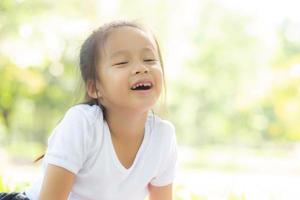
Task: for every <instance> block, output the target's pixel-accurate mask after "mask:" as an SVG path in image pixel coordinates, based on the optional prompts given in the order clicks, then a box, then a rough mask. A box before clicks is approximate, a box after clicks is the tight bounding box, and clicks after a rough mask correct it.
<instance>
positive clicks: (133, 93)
mask: <svg viewBox="0 0 300 200" xmlns="http://www.w3.org/2000/svg"><path fill="white" fill-rule="evenodd" d="M103 49H104V50H103V51H101V63H100V64H99V66H98V67H99V68H98V69H99V70H98V71H99V80H100V84H99V85H98V88H99V93H100V99H101V104H102V105H103V106H104V107H105V108H106V109H107V110H108V111H109V110H110V109H134V110H139V111H148V110H149V109H150V108H151V107H152V106H154V104H155V102H156V101H157V100H158V98H159V96H160V93H161V88H162V68H161V65H160V61H159V55H158V50H157V46H156V44H155V42H154V40H153V38H152V37H150V36H149V35H148V34H147V33H145V32H143V31H141V30H139V29H137V28H133V27H119V28H115V29H114V30H112V32H110V33H109V35H108V37H107V39H106V42H105V44H104V48H103Z"/></svg>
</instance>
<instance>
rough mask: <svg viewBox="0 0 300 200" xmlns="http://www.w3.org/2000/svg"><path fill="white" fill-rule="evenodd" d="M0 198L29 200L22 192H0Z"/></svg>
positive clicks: (1, 199) (3, 199)
mask: <svg viewBox="0 0 300 200" xmlns="http://www.w3.org/2000/svg"><path fill="white" fill-rule="evenodd" d="M0 200H30V199H29V198H28V197H26V196H25V194H24V193H18V192H12V193H0Z"/></svg>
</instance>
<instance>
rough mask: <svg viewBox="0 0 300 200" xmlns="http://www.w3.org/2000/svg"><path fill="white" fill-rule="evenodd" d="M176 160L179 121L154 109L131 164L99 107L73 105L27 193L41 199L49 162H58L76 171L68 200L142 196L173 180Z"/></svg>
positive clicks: (140, 198)
mask: <svg viewBox="0 0 300 200" xmlns="http://www.w3.org/2000/svg"><path fill="white" fill-rule="evenodd" d="M176 160H177V145H176V137H175V130H174V126H173V125H172V124H171V123H170V122H168V121H165V120H162V119H160V118H159V117H157V116H156V115H153V114H150V113H149V114H148V117H147V121H146V124H145V133H144V138H143V141H142V144H141V146H140V148H139V150H138V153H137V155H136V157H135V160H134V162H133V164H132V166H131V167H130V168H129V169H126V168H125V167H124V166H123V165H122V164H121V162H120V161H119V159H118V157H117V155H116V153H115V150H114V147H113V143H112V140H111V135H110V132H109V127H108V124H107V123H106V121H105V120H103V113H102V110H101V109H100V107H99V106H97V105H93V106H90V105H86V104H80V105H76V106H73V107H72V108H70V109H69V110H68V111H67V112H66V114H65V116H64V118H63V119H62V121H61V122H60V123H59V124H58V125H57V127H56V128H55V129H54V130H53V132H52V134H51V136H50V137H49V139H48V149H47V152H46V154H45V157H44V159H43V167H42V170H41V174H40V176H39V178H38V179H37V181H36V182H35V183H34V184H33V185H32V186H31V188H29V189H28V190H26V191H25V192H26V195H27V196H28V197H29V198H30V199H31V200H37V199H38V196H39V193H40V189H41V186H42V182H43V177H44V172H45V169H46V167H47V164H53V165H56V166H60V167H63V168H65V169H67V170H69V171H71V172H73V173H74V174H76V179H75V182H74V185H73V187H72V189H71V192H70V194H69V198H68V200H120V199H130V200H143V199H144V198H145V197H146V195H147V194H148V187H147V186H148V184H149V183H151V184H152V185H154V186H165V185H168V184H170V183H172V182H173V179H174V176H175V168H176V167H175V165H176Z"/></svg>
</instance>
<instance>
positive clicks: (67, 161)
mask: <svg viewBox="0 0 300 200" xmlns="http://www.w3.org/2000/svg"><path fill="white" fill-rule="evenodd" d="M88 128H89V126H88V121H87V119H86V117H85V115H84V113H83V112H82V111H80V110H79V109H76V108H74V107H73V108H71V109H69V110H68V111H67V112H66V114H65V116H64V118H63V119H62V120H61V121H60V123H59V124H58V125H57V126H56V128H55V129H54V130H53V132H52V134H51V136H50V137H49V139H48V148H47V152H46V154H45V161H46V163H48V164H53V165H56V166H59V167H62V168H65V169H67V170H68V171H70V172H72V173H74V174H77V173H78V171H79V170H80V169H81V168H82V164H83V162H84V159H85V153H86V152H85V146H86V144H85V143H86V142H87V141H86V140H87V138H86V133H87V132H88Z"/></svg>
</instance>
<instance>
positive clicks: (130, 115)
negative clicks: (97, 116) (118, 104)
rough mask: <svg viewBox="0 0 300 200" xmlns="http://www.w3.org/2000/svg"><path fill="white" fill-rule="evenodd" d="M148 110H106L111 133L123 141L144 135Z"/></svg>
mask: <svg viewBox="0 0 300 200" xmlns="http://www.w3.org/2000/svg"><path fill="white" fill-rule="evenodd" d="M147 115H148V112H140V113H135V112H133V111H120V110H106V112H105V117H106V121H107V123H108V125H109V129H110V132H111V135H112V136H113V137H115V138H118V139H121V140H123V141H126V140H127V141H128V140H131V139H135V138H137V137H138V138H139V137H142V136H143V135H144V129H145V122H146V120H147Z"/></svg>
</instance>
